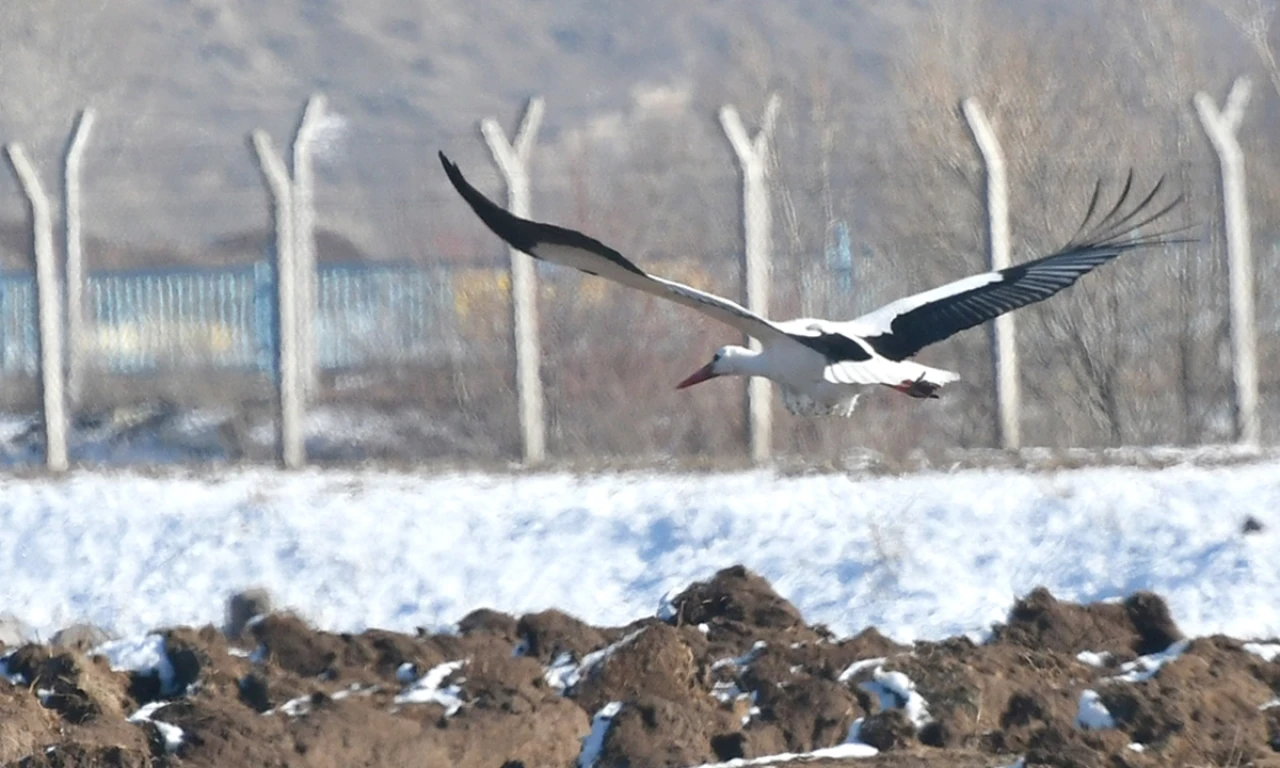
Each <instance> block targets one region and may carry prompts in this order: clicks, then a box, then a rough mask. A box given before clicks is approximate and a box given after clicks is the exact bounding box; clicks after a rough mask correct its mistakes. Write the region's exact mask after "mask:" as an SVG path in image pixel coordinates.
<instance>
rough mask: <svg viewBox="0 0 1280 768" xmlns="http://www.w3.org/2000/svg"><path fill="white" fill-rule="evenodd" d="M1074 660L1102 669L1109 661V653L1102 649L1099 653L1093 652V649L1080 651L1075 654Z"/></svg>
mask: <svg viewBox="0 0 1280 768" xmlns="http://www.w3.org/2000/svg"><path fill="white" fill-rule="evenodd" d="M1076 661H1079V662H1080V663H1082V664H1088V665H1089V666H1091V667H1097V668H1099V669H1102V668H1105V667H1106V666H1107V664H1108V663H1110V661H1111V653H1110V652H1109V651H1103V652H1101V653H1094V652H1093V651H1081V652H1079V653H1077V654H1076Z"/></svg>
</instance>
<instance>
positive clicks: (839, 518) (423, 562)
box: [0, 461, 1280, 641]
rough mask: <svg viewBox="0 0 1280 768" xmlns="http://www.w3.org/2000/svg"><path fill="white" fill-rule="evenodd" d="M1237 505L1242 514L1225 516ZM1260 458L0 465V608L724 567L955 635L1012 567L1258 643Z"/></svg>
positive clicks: (514, 600)
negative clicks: (830, 466)
mask: <svg viewBox="0 0 1280 768" xmlns="http://www.w3.org/2000/svg"><path fill="white" fill-rule="evenodd" d="M1250 516H1252V517H1253V518H1254V519H1255V520H1256V521H1258V522H1260V523H1262V525H1263V528H1262V530H1261V531H1259V532H1255V533H1249V534H1247V535H1246V534H1244V533H1242V524H1243V522H1244V521H1245V520H1246V519H1247V518H1248V517H1250ZM1278 529H1280V462H1274V461H1267V462H1261V463H1253V464H1245V465H1237V466H1224V467H1216V468H1202V467H1201V468H1198V467H1191V466H1183V467H1173V468H1169V469H1164V470H1141V469H1121V468H1101V469H1088V470H1073V471H1063V472H1058V473H1021V472H1016V471H1012V470H971V471H961V472H956V473H953V474H942V473H937V474H922V475H911V476H905V477H901V478H873V479H865V478H862V479H860V478H851V477H847V476H844V475H835V474H824V475H808V476H800V477H783V476H779V475H776V474H773V473H770V472H763V471H761V472H745V473H725V474H711V475H661V474H652V473H624V474H612V475H595V476H574V475H568V474H523V475H521V474H514V475H493V474H479V473H476V474H450V475H430V474H421V475H415V474H406V473H393V472H380V471H379V472H375V471H334V470H327V471H320V470H315V471H307V472H303V473H281V472H276V471H273V470H267V469H243V470H230V471H226V472H221V473H219V474H217V475H201V474H198V473H181V472H172V473H168V474H160V475H156V474H144V473H128V472H101V473H99V472H90V471H81V472H77V473H73V474H71V475H70V476H68V477H66V478H62V479H49V478H44V477H36V478H25V479H24V478H17V477H9V478H5V479H3V480H0V562H2V563H4V569H3V574H2V575H0V612H4V611H8V612H11V613H13V614H15V615H16V616H17V617H18V618H20V619H22V620H24V621H25V622H27V623H28V624H30V625H31V626H32V627H33V628H34V629H35V630H36V631H37V632H38V633H39V634H40V636H41V637H44V638H48V637H49V636H50V635H51V634H52V633H53V632H54V631H56V630H57V629H59V628H61V627H64V626H66V625H68V624H71V623H73V622H77V621H88V622H92V623H95V624H98V625H99V626H101V627H104V628H106V629H108V630H109V631H112V632H114V633H117V634H121V635H131V634H136V633H139V632H142V631H145V630H148V629H152V628H157V627H161V626H166V625H173V624H196V625H198V624H203V623H209V622H212V623H215V624H221V623H222V620H223V610H224V605H225V601H226V598H227V596H228V595H229V594H230V593H232V592H233V591H236V590H239V589H242V588H247V587H255V586H260V587H265V588H266V589H268V590H269V591H270V592H271V594H272V596H273V597H274V598H275V600H276V603H277V605H278V606H283V607H288V608H291V609H294V610H296V611H297V612H298V613H299V614H301V615H302V616H303V617H304V618H306V619H307V620H308V621H310V622H313V623H314V624H315V625H316V626H318V627H319V628H322V629H330V630H358V629H362V628H365V627H371V626H375V627H385V628H390V629H397V630H401V631H406V630H407V631H412V629H413V628H414V627H417V626H423V627H427V628H430V629H441V628H445V627H448V626H449V625H451V624H452V623H453V622H455V621H456V620H458V619H459V618H461V617H462V616H463V615H465V614H466V613H467V612H469V611H471V610H472V609H475V608H478V607H482V606H487V607H491V608H496V609H499V610H503V611H507V612H509V613H513V614H517V615H518V614H520V613H522V612H527V611H536V610H540V609H544V608H549V607H556V608H560V609H563V610H566V611H568V612H570V613H573V614H576V615H578V616H580V617H581V618H583V619H585V620H587V621H588V622H591V623H597V624H623V623H626V622H629V621H631V620H633V619H635V618H636V617H638V616H642V615H646V614H652V613H654V612H656V611H658V610H659V609H660V607H661V603H662V598H663V596H664V593H666V592H667V591H668V590H679V589H682V588H683V587H685V586H686V585H688V584H689V583H690V582H691V581H694V580H697V579H703V578H706V577H709V576H710V575H711V574H713V573H714V572H715V571H716V570H717V569H719V568H722V567H725V566H728V565H732V564H736V563H742V564H744V565H746V566H748V567H749V568H751V569H753V570H755V571H757V572H759V573H760V574H761V575H763V576H764V577H765V578H766V579H768V580H769V581H770V582H771V583H772V585H773V586H774V587H775V588H776V589H777V590H778V591H779V592H780V593H781V594H782V595H783V596H785V597H787V598H788V599H790V600H792V601H793V602H794V603H795V604H796V605H797V606H798V607H799V608H800V610H801V611H802V612H803V613H804V616H805V617H806V619H807V620H808V621H810V622H824V623H826V624H828V625H829V626H830V627H831V628H832V629H833V630H834V631H835V632H836V633H837V634H839V635H842V636H843V635H847V634H851V633H854V632H857V631H858V630H860V629H862V628H863V627H866V626H870V625H875V626H877V627H879V628H880V630H881V631H882V632H884V633H885V634H887V635H889V636H891V637H893V638H895V639H897V640H900V641H910V640H913V639H936V638H942V637H945V636H949V635H952V634H957V633H972V634H974V635H977V636H980V635H982V634H983V633H984V632H986V631H987V629H988V628H989V626H990V625H991V623H992V622H996V621H1000V620H1002V619H1003V618H1004V616H1005V615H1006V612H1007V611H1008V609H1009V607H1010V605H1011V604H1012V603H1013V601H1014V599H1015V597H1016V596H1018V595H1022V594H1025V593H1026V592H1028V591H1030V590H1031V589H1032V588H1034V587H1036V586H1038V585H1044V586H1047V587H1048V588H1049V589H1050V590H1051V591H1052V592H1053V594H1054V595H1055V596H1057V597H1059V598H1062V599H1073V600H1080V601H1088V600H1096V599H1106V598H1112V597H1116V598H1118V597H1121V596H1124V595H1127V594H1129V593H1131V592H1133V591H1135V590H1140V589H1147V590H1153V591H1155V592H1158V593H1159V594H1161V595H1162V596H1164V597H1165V598H1166V599H1167V600H1168V602H1169V604H1170V607H1171V608H1172V610H1173V613H1174V618H1175V620H1176V621H1177V622H1178V624H1179V625H1180V626H1181V627H1182V629H1183V630H1184V631H1186V632H1188V633H1190V634H1193V635H1199V634H1207V633H1213V632H1225V633H1229V634H1232V635H1234V636H1237V637H1241V638H1246V639H1248V638H1271V637H1275V636H1278V635H1280V602H1278V601H1277V600H1276V595H1277V594H1280V568H1277V567H1276V563H1277V562H1280V538H1278V537H1277V530H1278Z"/></svg>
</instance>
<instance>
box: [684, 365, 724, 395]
mask: <svg viewBox="0 0 1280 768" xmlns="http://www.w3.org/2000/svg"><path fill="white" fill-rule="evenodd" d="M719 375H720V374H718V373H712V372H711V363H707V364H706V365H704V366H702V367H701V368H699V369H698V370H696V371H694V372H693V373H691V374H689V378H687V379H685V380H684V381H682V382H680V383H679V384H677V385H676V389H684V388H685V387H692V386H693V385H694V384H701V383H702V382H704V381H706V380H707V379H714V378H715V377H716V376H719Z"/></svg>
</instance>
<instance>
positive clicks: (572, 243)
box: [440, 152, 1182, 416]
mask: <svg viewBox="0 0 1280 768" xmlns="http://www.w3.org/2000/svg"><path fill="white" fill-rule="evenodd" d="M440 162H441V163H442V164H443V165H444V170H445V173H446V174H448V176H449V181H451V182H452V183H453V186H454V188H455V189H457V190H458V193H459V194H460V195H462V198H463V199H464V200H466V201H467V203H468V204H469V205H470V206H471V209H472V210H473V211H475V212H476V215H478V216H479V217H480V220H481V221H483V222H484V223H485V224H486V225H487V226H488V227H489V229H491V230H493V232H494V234H496V235H497V236H498V237H500V238H502V239H503V240H505V241H506V242H507V243H508V244H510V245H511V246H513V247H515V248H517V249H519V250H521V251H524V252H525V253H527V254H529V255H530V256H532V257H534V258H535V259H541V260H543V261H549V262H552V263H555V264H562V265H564V266H567V267H573V268H574V269H578V270H581V271H583V272H586V273H587V274H590V275H596V276H599V277H603V278H605V279H607V280H612V281H614V282H617V283H622V284H623V285H626V286H630V287H631V288H636V289H639V290H641V291H644V292H645V293H649V294H652V295H654V296H660V297H662V298H664V299H668V300H670V301H674V302H676V303H678V304H684V305H685V306H688V307H692V308H694V309H696V310H698V311H699V312H702V313H703V314H705V315H708V316H710V317H713V318H715V319H717V320H719V321H721V322H723V323H726V324H728V325H731V326H733V327H734V328H736V329H738V330H739V331H742V332H743V333H745V334H747V335H748V336H751V337H753V338H755V339H757V340H758V341H759V342H760V350H759V351H755V350H751V349H747V348H746V347H740V346H726V347H721V348H720V349H719V350H717V351H716V353H715V355H714V356H713V357H712V358H711V362H709V363H707V364H706V365H704V366H702V367H701V368H699V369H698V370H697V371H695V372H693V374H691V375H690V376H689V377H688V378H686V379H685V380H684V381H681V382H680V383H679V384H678V385H676V388H677V389H684V388H685V387H691V386H693V385H694V384H697V383H699V382H703V381H707V380H708V379H713V378H716V377H719V376H763V377H765V378H767V379H770V380H771V381H773V382H775V383H777V384H778V386H779V389H780V390H781V393H782V401H783V404H784V405H785V406H786V407H787V410H789V411H790V412H791V413H793V414H796V415H801V416H849V415H850V414H852V413H853V409H854V406H855V405H856V404H857V401H858V396H859V394H861V392H862V391H863V390H864V389H865V388H866V387H867V386H868V385H875V384H880V385H884V386H888V387H891V388H893V389H895V390H897V391H899V392H902V393H903V394H906V395H909V396H911V397H917V398H936V397H937V394H936V392H937V390H938V389H939V388H940V387H942V386H943V385H945V384H949V383H951V382H953V381H957V380H958V379H959V378H960V376H959V375H958V374H956V373H953V372H951V371H944V370H940V369H938V368H930V367H929V366H926V365H921V364H920V363H917V362H915V361H913V360H911V359H910V358H911V357H912V356H914V355H915V354H916V353H917V352H919V351H920V350H921V349H923V348H924V347H926V346H928V345H930V344H933V343H935V342H938V341H941V340H943V339H945V338H947V337H949V336H951V335H953V334H956V333H959V332H960V331H963V330H965V329H966V328H972V327H973V326H975V325H979V324H981V323H985V322H987V321H988V320H992V319H994V318H996V317H998V316H999V315H1002V314H1004V313H1005V312H1010V311H1012V310H1015V309H1018V308H1020V307H1025V306H1027V305H1028V304H1034V303H1036V302H1039V301H1043V300H1045V299H1047V298H1049V297H1050V296H1052V295H1054V294H1055V293H1057V292H1058V291H1061V290H1062V289H1064V288H1066V287H1068V286H1070V285H1071V284H1073V283H1074V282H1075V281H1076V280H1078V279H1079V278H1080V277H1081V276H1082V275H1084V274H1086V273H1087V272H1089V271H1091V270H1092V269H1094V268H1095V267H1097V266H1099V265H1101V264H1104V263H1106V262H1108V261H1110V260H1112V259H1114V258H1116V257H1117V256H1119V255H1120V254H1122V253H1125V252H1126V251H1131V250H1134V249H1136V248H1144V247H1152V246H1160V245H1165V244H1168V243H1172V242H1181V241H1180V240H1176V239H1174V238H1171V237H1170V236H1169V235H1170V233H1167V232H1166V233H1163V234H1147V235H1139V234H1138V230H1139V229H1140V228H1141V227H1143V226H1145V225H1147V224H1150V223H1151V222H1153V221H1155V220H1156V219H1159V218H1161V217H1162V216H1164V215H1165V214H1166V213H1168V212H1169V211H1170V210H1172V209H1173V208H1174V207H1175V206H1177V205H1178V204H1179V203H1180V202H1181V200H1182V198H1181V196H1179V197H1178V198H1176V199H1175V200H1174V201H1173V202H1171V203H1169V204H1167V205H1165V206H1164V207H1161V208H1159V209H1158V210H1155V211H1154V212H1153V211H1151V207H1152V206H1151V204H1152V201H1153V200H1154V199H1155V197H1156V195H1157V193H1158V192H1159V191H1160V188H1161V185H1162V184H1163V181H1164V179H1163V177H1162V178H1161V179H1160V181H1158V182H1156V184H1155V186H1154V187H1152V189H1151V191H1150V192H1149V193H1148V194H1147V196H1146V197H1145V198H1143V199H1142V201H1141V202H1139V203H1138V204H1137V205H1135V206H1133V207H1132V209H1130V210H1129V211H1127V212H1126V211H1123V210H1122V208H1123V206H1124V203H1125V201H1126V200H1127V199H1128V197H1129V193H1130V191H1131V189H1132V186H1133V173H1132V171H1131V172H1130V173H1129V177H1128V180H1127V181H1126V183H1125V185H1124V189H1123V190H1122V191H1121V193H1120V196H1119V197H1118V199H1117V200H1116V202H1115V204H1114V205H1113V206H1112V208H1111V210H1110V211H1109V212H1107V214H1106V215H1104V216H1102V217H1101V218H1100V219H1099V220H1098V221H1097V222H1096V223H1093V225H1092V226H1090V224H1091V222H1092V221H1093V218H1094V214H1095V212H1096V211H1097V207H1098V200H1099V195H1100V192H1101V183H1099V184H1098V185H1096V186H1095V187H1094V190H1093V198H1092V199H1091V200H1090V202H1089V210H1088V212H1087V213H1086V214H1085V218H1084V222H1083V223H1082V224H1081V226H1080V230H1079V231H1078V232H1077V234H1076V236H1075V237H1074V238H1072V240H1071V241H1070V242H1069V243H1068V244H1067V245H1066V246H1064V247H1063V248H1062V249H1061V250H1059V251H1057V252H1055V253H1052V254H1049V255H1048V256H1044V257H1042V258H1039V259H1036V260H1034V261H1029V262H1026V263H1023V264H1019V265H1017V266H1014V267H1009V268H1008V269H1002V270H999V271H996V272H985V273H982V274H979V275H973V276H972V277H966V278H964V279H963V280H956V281H955V282H952V283H948V284H946V285H943V286H941V287H939V288H934V289H933V290H929V291H925V292H923V293H918V294H915V295H914V296H908V297H906V298H904V299H898V300H897V301H894V302H892V303H890V304H887V305H885V306H883V307H881V308H880V309H877V310H875V311H874V312H871V313H869V314H866V315H863V316H862V317H859V318H856V319H854V320H848V321H844V322H833V321H830V320H819V319H813V318H801V319H798V320H788V321H786V322H774V321H772V320H769V319H767V318H764V317H761V316H760V315H757V314H756V313H754V312H752V311H750V310H748V309H747V308H746V307H743V306H741V305H739V304H737V303H736V302H733V301H730V300H729V299H725V298H721V297H720V296H715V295H713V294H710V293H706V292H704V291H700V290H698V289H696V288H691V287H689V286H687V285H683V284H681V283H677V282H674V281H672V280H664V279H663V278H661V277H657V276H655V275H650V274H649V273H647V272H645V271H644V270H642V269H640V268H639V267H637V266H636V265H635V264H633V263H632V262H631V261H630V260H628V259H627V258H626V257H624V256H623V255H622V254H620V253H618V252H617V251H615V250H614V249H612V248H610V247H609V246H607V245H605V244H604V243H601V242H600V241H598V240H596V239H594V238H592V237H589V236H587V235H584V234H582V233H581V232H577V231H575V230H572V229H566V228H565V227H559V226H556V225H554V224H544V223H540V222H536V221H529V220H527V219H522V218H519V217H517V216H514V215H512V214H511V213H509V212H508V211H506V210H504V209H503V208H501V207H499V206H498V205H496V204H494V203H493V201H491V200H489V199H488V198H487V197H485V196H484V195H483V194H481V193H480V192H479V191H478V190H476V188H475V187H473V186H471V184H470V183H469V182H467V180H466V179H465V178H463V176H462V173H461V172H460V171H459V170H458V166H457V165H455V164H454V163H453V162H451V161H450V160H449V158H447V157H445V155H444V153H443V152H441V153H440ZM1086 230H1087V231H1086Z"/></svg>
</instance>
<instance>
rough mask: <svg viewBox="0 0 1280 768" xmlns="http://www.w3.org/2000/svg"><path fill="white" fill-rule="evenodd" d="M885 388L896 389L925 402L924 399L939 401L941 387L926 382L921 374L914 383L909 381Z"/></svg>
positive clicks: (888, 385)
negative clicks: (938, 393)
mask: <svg viewBox="0 0 1280 768" xmlns="http://www.w3.org/2000/svg"><path fill="white" fill-rule="evenodd" d="M885 386H887V387H889V388H890V389H896V390H897V391H899V392H901V393H902V394H904V395H907V396H908V397H914V398H917V399H920V400H924V399H930V400H937V399H938V395H937V392H938V388H939V387H940V386H941V385H940V384H934V383H933V382H932V381H925V380H924V374H923V373H922V374H920V378H918V379H916V380H914V381H912V380H911V379H907V380H906V381H903V382H901V383H899V384H886V385H885Z"/></svg>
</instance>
